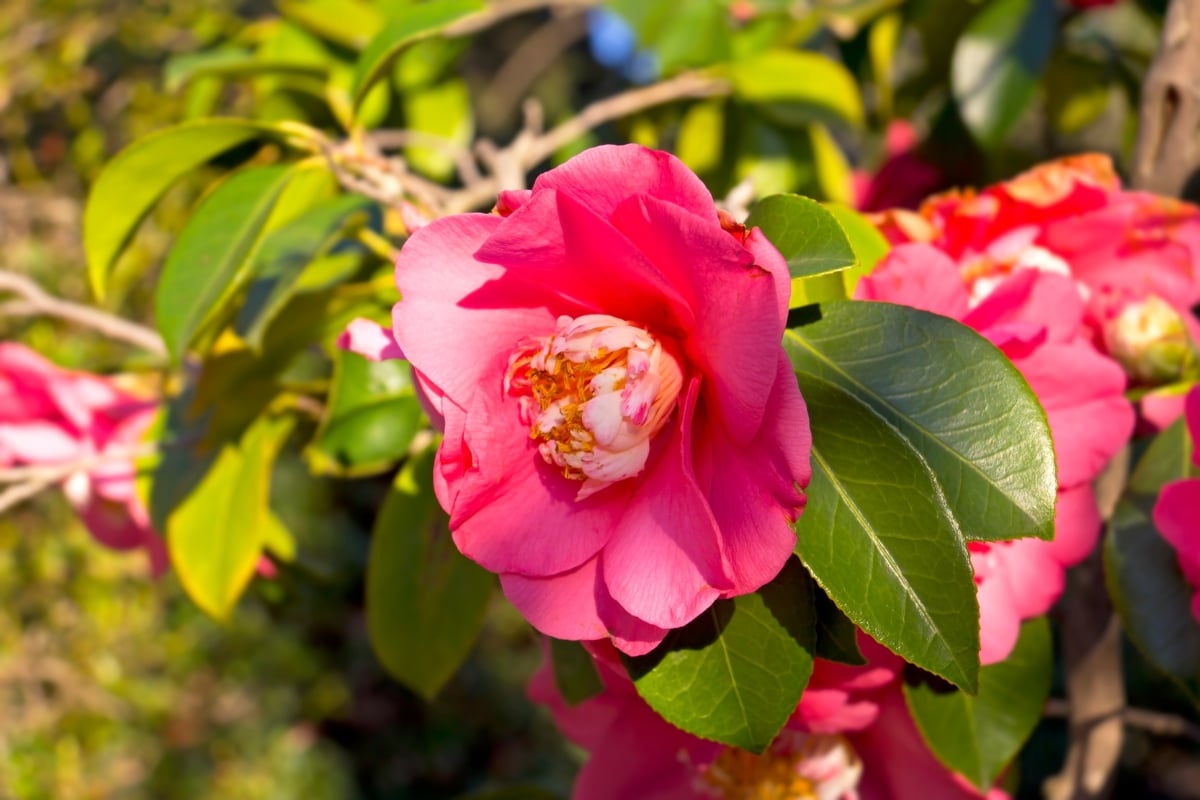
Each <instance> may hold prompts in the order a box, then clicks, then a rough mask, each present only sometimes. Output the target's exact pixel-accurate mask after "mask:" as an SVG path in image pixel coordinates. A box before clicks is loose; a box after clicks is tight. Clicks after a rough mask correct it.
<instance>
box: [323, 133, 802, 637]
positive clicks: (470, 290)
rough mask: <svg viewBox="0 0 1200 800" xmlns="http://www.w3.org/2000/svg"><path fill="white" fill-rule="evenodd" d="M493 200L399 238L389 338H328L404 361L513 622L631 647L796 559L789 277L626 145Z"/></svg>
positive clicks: (753, 240)
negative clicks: (786, 347)
mask: <svg viewBox="0 0 1200 800" xmlns="http://www.w3.org/2000/svg"><path fill="white" fill-rule="evenodd" d="M495 211H496V213H493V214H464V215H459V216H454V217H447V218H444V219H440V220H436V221H434V222H432V223H430V224H429V225H427V226H425V227H422V228H421V229H420V230H417V231H416V232H415V233H414V234H413V235H412V237H411V238H410V239H409V241H408V242H407V243H406V244H405V246H404V248H403V250H402V251H401V253H400V257H399V259H398V261H397V263H396V283H397V285H398V287H399V289H400V294H401V298H402V299H401V301H400V302H399V303H398V304H397V305H396V307H395V309H394V311H393V318H392V322H393V325H392V330H391V331H381V330H379V329H377V328H376V329H372V328H371V327H370V326H369V325H365V324H363V323H361V322H360V323H357V324H356V325H355V326H353V327H352V328H351V329H350V330H349V331H348V333H347V336H346V337H345V339H344V341H343V344H344V346H348V347H351V348H354V349H358V350H359V351H360V352H363V353H364V354H366V355H368V356H371V357H375V358H380V357H388V356H395V355H397V354H399V353H400V352H403V354H404V357H406V358H407V359H408V360H409V361H410V362H411V364H412V366H413V371H414V375H415V377H416V380H417V383H418V384H419V386H420V389H421V391H422V393H423V394H424V397H425V399H426V402H427V405H428V406H429V408H430V410H431V416H432V417H433V418H434V419H435V420H436V421H438V422H440V423H441V425H442V427H443V429H444V433H445V435H444V438H443V440H442V443H441V446H440V449H439V453H438V459H437V465H436V468H435V475H434V485H435V489H436V492H437V496H438V499H439V501H440V502H441V504H442V506H443V507H444V508H445V509H446V511H447V512H448V513H449V514H450V526H451V529H452V531H453V532H454V540H455V543H456V544H457V545H458V547H459V549H460V550H461V551H462V552H463V553H464V554H466V555H467V556H468V557H470V558H472V559H474V560H475V561H477V562H478V563H480V564H482V565H483V566H484V567H486V568H488V569H489V570H492V571H494V572H497V573H499V574H500V580H501V584H502V586H503V587H504V592H505V594H506V595H507V596H508V598H509V599H510V600H511V601H512V602H513V604H514V605H516V607H517V608H518V609H519V610H520V611H521V612H522V613H523V614H524V615H525V616H526V617H527V618H528V619H529V621H530V622H531V623H533V625H534V626H535V627H537V628H538V629H539V630H541V631H542V632H543V633H547V634H549V635H552V636H556V637H559V638H564V639H585V640H591V639H600V638H604V637H608V636H611V637H612V639H613V641H614V642H615V643H616V645H617V647H619V648H620V649H622V650H623V651H625V652H626V653H629V654H640V653H645V652H647V651H649V650H650V649H652V648H653V647H654V646H655V645H657V644H658V643H659V642H660V641H662V639H663V637H664V636H665V634H666V632H667V631H668V630H669V629H672V628H677V627H679V626H681V625H684V624H686V623H687V622H689V621H691V620H692V619H694V618H695V617H696V616H697V615H698V614H700V613H701V612H703V611H704V610H705V609H707V608H708V607H709V606H710V605H711V604H712V603H713V602H714V601H715V600H717V599H718V598H722V597H732V596H735V595H740V594H744V593H747V592H752V591H754V590H756V589H758V588H759V587H761V586H762V585H764V584H765V583H767V582H768V581H770V580H771V579H772V578H774V577H775V575H776V574H777V573H778V572H779V570H780V569H781V568H782V566H783V564H784V562H785V561H786V560H787V558H788V556H789V555H790V554H791V552H792V550H793V548H794V546H795V534H794V533H793V531H792V528H791V523H792V522H793V521H794V520H795V519H796V517H797V516H798V515H799V514H800V512H801V510H802V509H803V507H804V500H805V498H804V493H803V489H804V487H805V486H806V485H807V484H808V481H809V474H810V473H809V463H808V459H809V447H810V434H809V429H808V416H807V412H806V410H805V406H804V401H803V400H802V398H801V396H800V392H799V389H798V388H797V384H796V379H795V377H794V375H793V374H792V371H791V368H790V367H789V365H788V361H787V358H786V356H785V355H784V352H783V349H782V346H781V344H780V342H781V339H782V335H783V329H784V324H785V322H786V315H787V304H788V295H789V287H790V284H789V276H788V271H787V267H786V264H785V263H784V262H783V259H782V257H781V256H780V255H779V253H778V252H777V251H776V250H775V249H774V248H773V247H772V246H771V245H770V244H769V243H768V242H767V241H766V239H765V238H764V237H763V236H762V235H761V234H760V233H759V232H758V231H757V230H746V229H745V228H744V227H743V226H741V225H738V224H737V223H735V222H734V221H732V220H731V219H729V218H728V217H726V216H724V215H722V214H721V213H719V212H718V211H717V209H716V206H715V205H714V203H713V199H712V196H711V195H710V194H709V193H708V190H707V189H706V188H705V187H704V185H703V183H701V182H700V180H699V179H698V178H697V177H696V176H695V175H694V174H692V173H691V172H690V171H689V170H688V169H687V168H686V167H684V166H683V164H682V163H680V162H679V161H678V160H677V159H675V158H674V157H673V156H670V155H668V154H666V153H660V152H655V151H651V150H647V149H645V148H642V147H638V146H634V145H630V146H625V147H597V148H594V149H592V150H589V151H587V152H586V153H583V154H581V155H579V156H577V157H575V158H574V159H572V160H570V161H569V162H567V163H566V164H564V165H562V166H561V167H558V168H557V169H553V170H551V171H549V172H547V173H545V174H543V175H542V176H540V177H539V178H538V179H537V181H536V183H535V184H534V186H533V188H532V190H529V191H522V192H506V193H504V194H502V195H501V197H500V201H499V202H498V204H497V206H496V209H495ZM434 265H436V268H434Z"/></svg>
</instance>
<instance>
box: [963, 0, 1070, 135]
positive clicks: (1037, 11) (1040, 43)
mask: <svg viewBox="0 0 1200 800" xmlns="http://www.w3.org/2000/svg"><path fill="white" fill-rule="evenodd" d="M1056 21H1057V20H1056V13H1055V8H1054V0H991V1H990V2H989V3H988V4H987V6H986V7H985V8H984V9H983V11H981V12H980V13H979V15H978V16H976V17H975V18H974V19H973V20H971V23H970V25H968V26H967V29H966V31H964V32H963V35H962V36H961V37H960V38H959V40H958V42H957V44H956V45H955V47H954V59H953V63H952V65H951V70H950V83H951V87H952V89H953V92H954V99H955V100H956V101H957V103H958V108H959V111H960V113H961V114H962V118H963V121H964V122H966V123H967V127H968V128H970V130H971V133H972V134H974V136H975V138H976V139H977V140H978V141H979V142H980V143H981V144H983V145H984V146H985V147H988V148H996V147H999V146H1000V145H1002V144H1003V143H1004V140H1005V137H1007V136H1008V133H1009V131H1010V130H1011V129H1012V126H1013V125H1014V124H1015V123H1016V121H1017V119H1018V118H1019V117H1020V116H1021V114H1022V113H1023V112H1024V111H1025V109H1026V108H1027V107H1028V106H1029V104H1030V103H1031V102H1032V101H1033V99H1034V97H1035V96H1036V95H1037V91H1038V86H1039V83H1040V81H1041V77H1042V72H1043V70H1044V69H1045V66H1046V62H1047V60H1048V59H1049V58H1050V53H1051V52H1052V50H1053V48H1054V31H1055V29H1056V27H1057V25H1056Z"/></svg>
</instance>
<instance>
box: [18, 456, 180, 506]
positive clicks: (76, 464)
mask: <svg viewBox="0 0 1200 800" xmlns="http://www.w3.org/2000/svg"><path fill="white" fill-rule="evenodd" d="M158 451H159V446H158V444H156V443H154V442H143V443H142V444H139V445H137V446H135V447H110V448H108V449H106V450H103V451H101V452H99V453H92V454H91V455H88V456H84V457H83V458H78V459H76V460H74V461H68V462H65V463H62V464H32V465H26V466H20V467H8V468H6V469H0V483H11V484H13V485H12V486H9V487H8V488H6V489H5V490H4V491H3V492H0V514H3V513H4V512H5V511H8V510H9V509H10V508H13V507H14V506H17V505H20V504H21V503H23V502H25V501H26V500H28V499H30V498H31V497H33V496H34V495H36V494H38V493H39V492H41V491H43V490H45V489H48V488H50V487H51V486H54V485H55V484H58V483H60V482H62V481H64V480H66V479H67V478H69V477H71V476H72V475H74V474H76V473H79V472H88V471H89V470H92V469H95V468H96V467H99V466H103V465H104V464H111V463H113V462H117V461H137V460H138V459H141V458H145V457H146V456H150V455H154V454H155V453H157V452H158Z"/></svg>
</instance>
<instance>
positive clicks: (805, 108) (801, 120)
mask: <svg viewBox="0 0 1200 800" xmlns="http://www.w3.org/2000/svg"><path fill="white" fill-rule="evenodd" d="M730 77H731V79H732V80H733V94H734V97H736V98H738V99H740V100H745V101H747V102H750V103H755V104H757V105H759V106H760V107H762V109H763V113H765V114H768V115H769V116H771V117H772V118H773V119H775V120H777V121H779V122H781V123H784V124H789V125H807V124H808V123H810V122H835V123H842V124H845V123H850V124H853V125H858V124H860V123H861V122H862V119H863V108H862V98H861V96H860V94H859V89H858V82H857V81H855V80H854V76H853V75H851V74H850V72H849V70H847V69H846V68H845V67H844V66H842V65H841V64H839V63H837V62H836V61H833V60H832V59H830V58H828V57H827V56H823V55H821V54H819V53H813V52H810V51H804V50H767V51H764V52H761V53H756V54H755V55H752V56H750V57H749V58H746V59H743V60H738V61H735V62H734V63H733V64H732V65H731V67H730Z"/></svg>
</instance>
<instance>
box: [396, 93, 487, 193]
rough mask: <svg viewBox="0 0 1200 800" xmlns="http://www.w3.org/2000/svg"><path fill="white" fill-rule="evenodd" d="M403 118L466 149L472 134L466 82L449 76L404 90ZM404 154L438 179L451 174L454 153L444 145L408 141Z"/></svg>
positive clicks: (417, 129) (407, 122) (473, 119)
mask: <svg viewBox="0 0 1200 800" xmlns="http://www.w3.org/2000/svg"><path fill="white" fill-rule="evenodd" d="M403 101H404V119H405V120H406V125H407V127H408V128H410V129H411V130H414V131H419V132H421V133H426V134H429V135H430V136H433V137H436V138H438V139H441V140H443V141H446V142H450V143H452V144H454V145H457V146H459V147H461V148H462V149H463V150H466V149H467V148H468V147H469V145H470V143H471V140H472V138H473V137H474V135H475V118H474V116H473V115H472V111H471V93H470V91H469V90H468V89H467V85H466V83H464V82H463V81H462V80H461V79H459V78H451V79H449V80H445V81H442V82H441V83H438V84H435V85H433V86H429V87H425V88H422V89H413V90H411V91H408V92H405V94H404V97H403ZM404 157H405V158H406V159H408V162H409V163H410V164H411V165H412V166H413V167H415V168H416V169H417V170H419V171H421V172H423V173H425V174H426V175H428V176H430V177H432V178H436V179H438V180H449V179H450V178H451V177H452V176H453V175H454V170H455V162H454V157H453V156H451V155H450V154H449V153H447V152H446V151H445V150H444V149H439V148H435V147H425V146H416V145H412V146H409V147H406V148H404Z"/></svg>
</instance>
